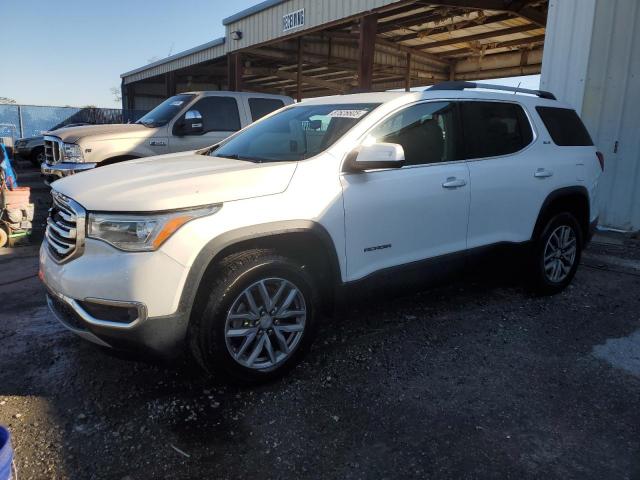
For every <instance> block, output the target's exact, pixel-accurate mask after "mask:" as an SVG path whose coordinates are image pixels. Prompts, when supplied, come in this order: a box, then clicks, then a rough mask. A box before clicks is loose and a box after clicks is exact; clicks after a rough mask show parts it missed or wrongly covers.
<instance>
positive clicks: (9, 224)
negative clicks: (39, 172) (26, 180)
mask: <svg viewBox="0 0 640 480" xmlns="http://www.w3.org/2000/svg"><path fill="white" fill-rule="evenodd" d="M0 196H1V197H2V199H1V202H0V203H2V204H3V205H0V207H2V208H1V209H0V212H1V214H0V247H4V246H5V245H8V246H10V247H11V246H13V243H14V240H15V238H16V237H15V236H14V234H16V233H25V234H27V235H28V234H29V233H30V232H31V229H32V228H33V223H32V222H33V213H34V205H33V203H30V202H29V197H30V189H29V187H15V188H14V189H13V190H9V189H3V190H2V191H1V192H0ZM23 236H24V235H23Z"/></svg>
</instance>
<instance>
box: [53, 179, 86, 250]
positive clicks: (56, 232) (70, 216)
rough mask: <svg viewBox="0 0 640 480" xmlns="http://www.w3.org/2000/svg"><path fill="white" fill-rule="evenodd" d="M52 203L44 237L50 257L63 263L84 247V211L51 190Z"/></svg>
mask: <svg viewBox="0 0 640 480" xmlns="http://www.w3.org/2000/svg"><path fill="white" fill-rule="evenodd" d="M51 196H52V197H53V204H52V206H51V208H50V209H49V217H48V218H47V229H46V231H45V237H46V239H47V245H48V247H49V253H51V257H52V258H53V259H54V260H55V261H56V262H58V263H63V262H67V261H69V260H71V259H72V258H75V257H78V256H80V255H81V254H82V251H83V249H84V226H85V211H84V208H82V207H81V206H80V205H79V204H78V203H76V202H74V201H73V200H71V199H70V198H68V197H66V196H64V195H62V194H61V193H58V192H56V191H55V190H52V191H51Z"/></svg>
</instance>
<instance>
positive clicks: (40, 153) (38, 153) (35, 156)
mask: <svg viewBox="0 0 640 480" xmlns="http://www.w3.org/2000/svg"><path fill="white" fill-rule="evenodd" d="M29 160H31V163H32V164H33V166H34V167H38V168H40V165H42V164H43V163H44V148H43V147H38V148H35V149H34V150H33V152H31V158H30V159H29Z"/></svg>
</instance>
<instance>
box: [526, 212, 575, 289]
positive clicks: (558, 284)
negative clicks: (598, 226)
mask: <svg viewBox="0 0 640 480" xmlns="http://www.w3.org/2000/svg"><path fill="white" fill-rule="evenodd" d="M562 227H568V228H569V229H570V230H571V232H572V234H573V235H574V236H575V245H576V249H575V257H574V259H573V263H572V264H571V266H570V268H569V270H568V272H567V273H566V274H562V275H563V276H562V278H560V279H557V280H553V279H552V278H550V277H551V276H552V274H551V273H549V271H548V269H547V268H545V251H547V244H548V242H549V239H550V238H551V236H552V235H554V232H557V231H558V229H560V228H562ZM583 246H584V235H583V232H582V229H581V228H580V224H579V223H578V221H577V220H576V218H575V217H574V216H573V215H572V214H571V213H568V212H562V213H559V214H557V215H554V216H553V217H552V218H550V219H549V220H548V221H547V223H546V224H545V226H544V227H543V229H542V231H541V233H540V235H539V236H538V238H537V239H536V240H535V243H534V248H533V256H532V264H533V268H532V270H533V279H532V280H533V282H532V283H533V288H534V290H535V291H536V292H537V293H538V294H540V295H555V294H557V293H560V292H562V291H563V290H564V289H565V288H567V286H568V285H569V284H570V283H571V281H572V280H573V277H574V276H575V274H576V271H577V270H578V265H579V264H580V257H581V254H582V248H583ZM558 261H561V262H562V264H563V265H564V266H565V267H567V266H568V261H567V262H565V261H564V260H560V259H558ZM551 271H553V270H551Z"/></svg>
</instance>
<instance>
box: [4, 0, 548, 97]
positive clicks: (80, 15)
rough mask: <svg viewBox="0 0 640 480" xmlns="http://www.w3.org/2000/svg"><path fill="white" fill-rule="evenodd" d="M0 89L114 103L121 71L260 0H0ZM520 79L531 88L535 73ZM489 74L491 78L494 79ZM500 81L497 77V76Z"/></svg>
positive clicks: (192, 42)
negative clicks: (112, 92) (0, 48)
mask: <svg viewBox="0 0 640 480" xmlns="http://www.w3.org/2000/svg"><path fill="white" fill-rule="evenodd" d="M0 1H1V2H2V7H0V13H1V18H2V26H1V27H0V45H1V46H2V47H3V48H2V52H3V55H2V59H1V60H0V61H1V62H2V67H0V97H9V98H13V99H15V100H16V101H17V102H18V103H22V104H34V105H72V106H84V105H96V106H99V107H119V106H120V104H119V103H115V101H114V99H113V95H112V94H111V92H110V88H111V87H118V88H119V87H120V74H121V73H123V72H126V71H128V70H131V69H134V68H137V67H140V66H142V65H144V64H146V63H148V62H149V60H150V59H153V58H164V57H166V56H167V55H168V54H169V53H177V52H180V51H182V50H186V49H189V48H191V47H194V46H196V45H199V44H202V43H206V42H208V41H210V40H213V39H214V38H217V37H220V36H222V35H224V27H223V26H222V19H223V18H225V17H228V16H230V15H232V14H234V13H236V12H239V11H240V10H243V9H245V8H247V7H249V6H251V5H254V4H256V3H259V0H233V1H221V0H180V1H175V0H155V1H148V0H57V1H53V0H0ZM520 81H523V84H522V87H527V86H529V87H530V88H536V87H537V82H538V79H537V77H533V78H525V79H518V80H514V79H509V80H507V81H500V82H499V83H503V84H515V85H517V84H518V82H520ZM494 82H496V81H495V80H494ZM496 83H497V82H496Z"/></svg>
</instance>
